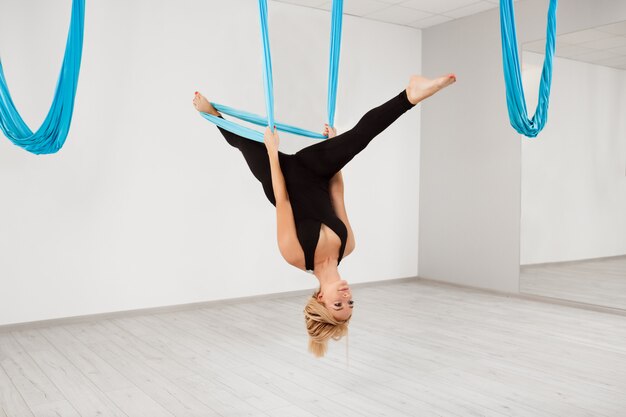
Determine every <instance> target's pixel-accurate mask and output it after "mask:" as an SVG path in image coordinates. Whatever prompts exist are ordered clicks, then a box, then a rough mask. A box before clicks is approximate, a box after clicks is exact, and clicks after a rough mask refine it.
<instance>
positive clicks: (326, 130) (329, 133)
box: [322, 123, 337, 139]
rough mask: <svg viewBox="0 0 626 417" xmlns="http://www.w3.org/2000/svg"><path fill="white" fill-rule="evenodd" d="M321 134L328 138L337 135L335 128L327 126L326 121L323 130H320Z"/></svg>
mask: <svg viewBox="0 0 626 417" xmlns="http://www.w3.org/2000/svg"><path fill="white" fill-rule="evenodd" d="M322 135H324V136H326V137H327V138H328V139H330V138H334V137H335V136H337V129H335V128H334V127H330V126H328V123H324V132H322Z"/></svg>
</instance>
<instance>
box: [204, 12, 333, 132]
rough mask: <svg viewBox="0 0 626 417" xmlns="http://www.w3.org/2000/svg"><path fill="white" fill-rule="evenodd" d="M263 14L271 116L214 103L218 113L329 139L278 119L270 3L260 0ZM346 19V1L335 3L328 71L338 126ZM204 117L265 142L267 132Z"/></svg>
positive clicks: (265, 81)
mask: <svg viewBox="0 0 626 417" xmlns="http://www.w3.org/2000/svg"><path fill="white" fill-rule="evenodd" d="M259 12H260V13H259V14H260V17H261V39H262V41H263V62H264V65H263V84H264V90H265V108H266V113H267V116H265V117H263V116H259V115H256V114H252V113H248V112H245V111H242V110H236V109H233V108H232V107H228V106H224V105H222V104H217V103H211V104H213V107H215V109H216V110H217V111H219V112H220V113H223V114H227V115H230V116H233V117H236V118H238V119H240V120H244V121H246V122H249V123H253V124H256V125H258V126H276V129H277V130H281V131H283V132H288V133H293V134H295V135H299V136H305V137H309V138H314V139H326V136H324V135H322V134H320V133H316V132H311V131H309V130H305V129H300V128H298V127H295V126H291V125H288V124H285V123H280V122H277V121H275V119H274V86H273V80H272V57H271V54H270V41H269V33H268V25H267V0H259ZM342 17H343V0H333V7H332V22H331V33H330V60H329V61H330V63H329V68H328V124H329V125H330V126H334V124H335V104H336V102H337V80H338V74H339V55H340V54H339V53H340V50H341V22H342ZM200 114H201V115H202V117H204V118H205V119H207V120H208V121H210V122H212V123H214V124H216V125H217V126H219V127H221V128H223V129H226V130H228V131H230V132H233V133H235V134H237V135H239V136H243V137H244V138H248V139H251V140H255V141H257V142H263V133H262V132H258V131H256V130H254V129H250V128H248V127H245V126H241V125H238V124H237V123H234V122H231V121H229V120H225V119H222V118H220V117H216V116H213V115H210V114H207V113H200Z"/></svg>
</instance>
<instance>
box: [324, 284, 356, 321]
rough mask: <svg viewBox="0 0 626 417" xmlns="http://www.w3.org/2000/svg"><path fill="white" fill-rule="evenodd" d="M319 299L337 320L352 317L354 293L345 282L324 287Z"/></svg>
mask: <svg viewBox="0 0 626 417" xmlns="http://www.w3.org/2000/svg"><path fill="white" fill-rule="evenodd" d="M317 299H318V300H319V301H321V302H323V303H324V305H325V306H326V308H327V309H328V310H329V311H330V313H331V314H332V315H333V317H334V318H335V319H336V320H341V321H344V320H348V319H349V318H350V316H351V315H352V308H353V304H354V302H353V301H352V292H351V291H350V286H349V285H348V283H347V282H346V281H344V280H339V281H335V282H333V283H331V284H328V285H326V286H325V287H323V288H322V289H321V291H320V293H319V294H318V296H317Z"/></svg>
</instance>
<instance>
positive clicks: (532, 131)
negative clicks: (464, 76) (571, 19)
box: [500, 0, 557, 138]
mask: <svg viewBox="0 0 626 417" xmlns="http://www.w3.org/2000/svg"><path fill="white" fill-rule="evenodd" d="M556 7H557V0H550V7H549V9H548V28H547V34H546V56H545V58H544V61H543V70H542V72H541V83H540V85H539V101H538V103H537V109H536V110H535V115H534V116H533V118H532V119H528V110H527V109H526V98H525V97H524V89H523V86H522V75H521V70H520V62H519V55H518V52H517V36H516V34H515V12H514V9H513V0H500V30H501V33H502V64H503V67H504V82H505V84H506V104H507V107H508V110H509V119H510V120H511V126H513V128H514V129H515V130H517V131H518V132H519V133H521V134H522V135H525V136H527V137H529V138H534V137H536V136H537V135H538V134H539V132H541V130H542V129H543V128H544V126H545V124H546V122H547V121H548V104H549V102H550V85H551V84H552V57H553V56H554V46H555V36H556Z"/></svg>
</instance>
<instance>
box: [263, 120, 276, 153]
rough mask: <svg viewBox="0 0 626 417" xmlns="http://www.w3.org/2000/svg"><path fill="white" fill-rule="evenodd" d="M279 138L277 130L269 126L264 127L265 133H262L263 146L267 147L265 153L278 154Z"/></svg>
mask: <svg viewBox="0 0 626 417" xmlns="http://www.w3.org/2000/svg"><path fill="white" fill-rule="evenodd" d="M279 141H280V139H279V138H278V131H277V130H274V131H273V132H272V130H271V129H270V127H269V126H268V127H266V128H265V134H264V135H263V142H265V147H266V148H267V153H268V154H270V155H277V154H278V143H279Z"/></svg>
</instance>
